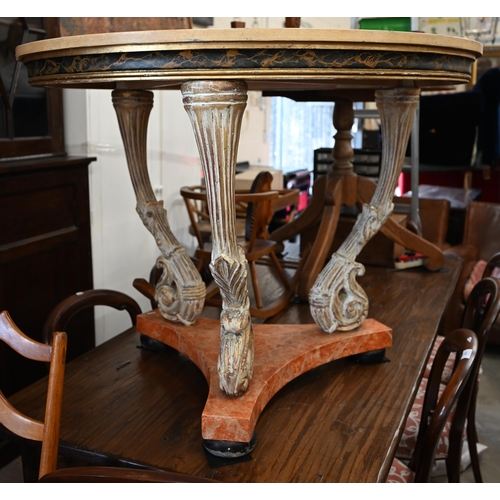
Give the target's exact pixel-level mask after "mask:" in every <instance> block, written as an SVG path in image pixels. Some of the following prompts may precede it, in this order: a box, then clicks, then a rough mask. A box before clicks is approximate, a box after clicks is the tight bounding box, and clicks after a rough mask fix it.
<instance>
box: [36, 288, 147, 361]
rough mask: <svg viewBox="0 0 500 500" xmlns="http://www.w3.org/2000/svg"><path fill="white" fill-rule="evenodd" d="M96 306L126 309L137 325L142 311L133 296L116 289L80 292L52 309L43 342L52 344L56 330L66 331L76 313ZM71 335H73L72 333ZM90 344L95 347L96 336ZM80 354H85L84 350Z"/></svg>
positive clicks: (44, 328)
mask: <svg viewBox="0 0 500 500" xmlns="http://www.w3.org/2000/svg"><path fill="white" fill-rule="evenodd" d="M94 306H109V307H113V308H114V309H117V310H119V311H123V310H125V311H127V313H128V314H129V316H130V320H131V322H132V325H135V322H136V316H137V315H138V314H141V313H142V310H141V307H140V306H139V304H138V303H137V302H136V301H135V300H134V299H133V298H132V297H130V296H128V295H126V294H125V293H122V292H118V291H116V290H106V289H96V290H86V291H84V292H78V293H75V294H73V295H71V296H69V297H67V298H66V299H64V300H63V301H61V302H59V304H58V305H57V306H56V307H55V308H54V309H53V310H52V312H51V313H50V315H49V317H48V318H47V320H46V321H45V325H44V327H43V333H42V339H43V342H45V343H46V344H51V343H52V337H53V335H54V332H57V331H66V327H67V325H68V323H69V321H70V320H71V319H72V318H73V317H74V316H75V315H77V314H78V313H80V312H81V311H83V310H85V309H88V308H90V307H94ZM69 335H70V336H71V333H70V334H69ZM70 344H71V341H70ZM90 344H91V347H95V338H94V339H93V342H92V343H90ZM78 354H83V352H79V353H78ZM69 359H70V358H69V356H68V360H69Z"/></svg>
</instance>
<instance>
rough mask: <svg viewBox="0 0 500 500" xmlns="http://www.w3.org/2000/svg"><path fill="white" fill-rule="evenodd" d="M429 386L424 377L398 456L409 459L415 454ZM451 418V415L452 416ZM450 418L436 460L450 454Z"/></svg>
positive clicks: (438, 447)
mask: <svg viewBox="0 0 500 500" xmlns="http://www.w3.org/2000/svg"><path fill="white" fill-rule="evenodd" d="M426 387H427V379H426V378H423V379H422V382H420V386H419V388H418V392H417V396H416V398H415V401H414V402H413V406H412V408H411V410H410V414H409V415H408V419H407V420H406V424H405V428H404V431H403V435H402V436H401V441H400V442H399V446H398V448H397V450H396V457H398V458H402V459H405V460H409V459H410V458H411V457H412V455H413V450H414V449H415V444H416V443H417V435H418V429H419V426H420V420H421V417H422V406H423V404H424V397H425V389H426ZM445 387H446V386H445V385H444V384H441V385H440V387H439V396H438V397H441V394H442V393H443V391H444V389H445ZM450 419H451V417H450ZM450 419H449V420H448V422H446V424H445V426H444V429H443V432H442V433H441V436H440V437H439V442H438V446H437V449H436V460H438V459H441V458H446V456H447V454H448V446H449V435H450V427H451V424H450Z"/></svg>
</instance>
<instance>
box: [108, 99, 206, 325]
mask: <svg viewBox="0 0 500 500" xmlns="http://www.w3.org/2000/svg"><path fill="white" fill-rule="evenodd" d="M112 97H113V106H114V108H115V111H116V115H117V117H118V123H119V126H120V132H121V136H122V140H123V145H124V148H125V154H126V157H127V164H128V168H129V173H130V177H131V179H132V185H133V187H134V191H135V195H136V199H137V206H136V209H137V213H138V214H139V216H140V218H141V220H142V222H143V223H144V225H145V226H146V228H147V229H148V230H149V231H150V233H151V234H152V235H153V236H154V238H155V240H156V244H157V245H158V248H159V249H160V251H161V254H162V255H161V256H160V257H159V258H158V259H157V261H156V265H157V266H158V267H160V268H162V269H163V273H162V276H161V277H160V280H159V281H158V283H157V285H156V290H155V300H156V302H157V304H158V308H159V310H160V312H161V314H162V316H164V317H165V318H166V319H168V320H170V321H179V322H181V323H183V324H185V325H192V324H193V323H194V322H195V321H196V320H197V319H198V317H199V316H200V314H201V311H202V310H203V305H204V302H205V284H204V283H203V281H202V279H201V277H200V274H199V272H198V271H197V269H196V267H195V266H194V264H193V262H192V260H191V259H190V258H189V256H188V255H187V253H186V251H185V249H184V247H183V246H182V245H181V244H180V243H179V241H178V240H177V238H176V237H175V236H174V234H173V233H172V230H171V229H170V225H169V223H168V218H167V211H166V210H165V209H164V208H163V201H161V200H160V201H158V200H157V199H156V196H155V194H154V192H153V189H152V187H151V181H150V178H149V174H148V167H147V158H146V142H147V125H148V120H149V114H150V112H151V109H152V108H153V92H150V91H145V90H115V91H113V94H112Z"/></svg>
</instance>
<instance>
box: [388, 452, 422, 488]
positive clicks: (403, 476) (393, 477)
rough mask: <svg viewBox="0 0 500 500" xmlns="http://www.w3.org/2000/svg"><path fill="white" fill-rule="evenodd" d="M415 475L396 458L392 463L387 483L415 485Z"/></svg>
mask: <svg viewBox="0 0 500 500" xmlns="http://www.w3.org/2000/svg"><path fill="white" fill-rule="evenodd" d="M414 480H415V473H414V472H413V471H412V470H411V469H410V468H408V466H407V465H405V464H404V463H403V462H401V460H398V459H397V458H395V459H394V460H393V461H392V465H391V470H390V471H389V475H388V476H387V479H386V481H385V482H386V483H413V482H414Z"/></svg>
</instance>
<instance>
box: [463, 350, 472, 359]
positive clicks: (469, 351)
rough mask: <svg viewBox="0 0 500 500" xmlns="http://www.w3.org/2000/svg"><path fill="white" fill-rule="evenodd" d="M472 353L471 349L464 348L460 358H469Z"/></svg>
mask: <svg viewBox="0 0 500 500" xmlns="http://www.w3.org/2000/svg"><path fill="white" fill-rule="evenodd" d="M471 354H472V349H465V350H464V352H463V353H462V358H461V359H469V358H470V357H471Z"/></svg>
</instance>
